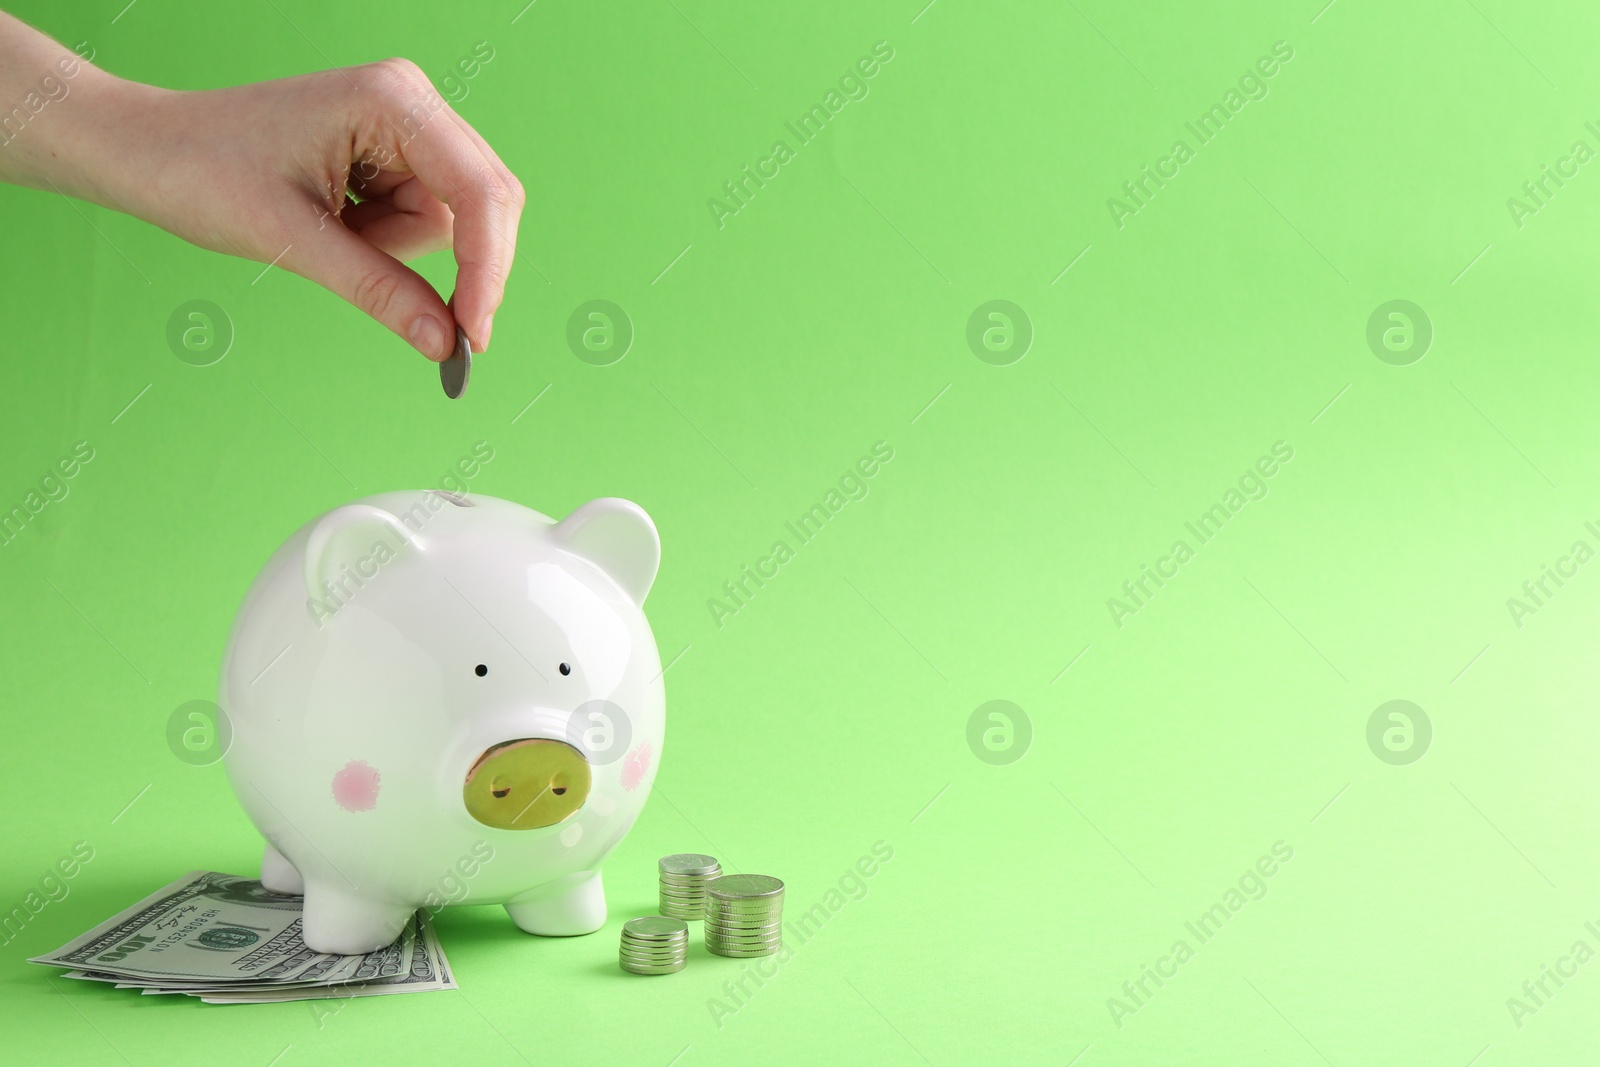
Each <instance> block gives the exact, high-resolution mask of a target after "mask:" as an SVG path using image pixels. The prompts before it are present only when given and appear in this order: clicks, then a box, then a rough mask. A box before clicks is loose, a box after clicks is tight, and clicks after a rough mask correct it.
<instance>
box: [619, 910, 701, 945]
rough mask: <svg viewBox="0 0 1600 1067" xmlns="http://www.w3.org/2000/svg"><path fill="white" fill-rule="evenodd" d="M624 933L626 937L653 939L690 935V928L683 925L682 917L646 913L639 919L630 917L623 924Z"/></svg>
mask: <svg viewBox="0 0 1600 1067" xmlns="http://www.w3.org/2000/svg"><path fill="white" fill-rule="evenodd" d="M622 933H623V935H624V936H625V937H631V938H646V939H649V940H651V941H657V940H661V939H663V938H673V937H688V936H689V928H688V927H687V926H685V925H683V922H682V920H680V919H668V918H664V917H662V916H660V915H646V916H644V917H642V918H639V919H629V920H628V921H627V922H625V923H623V924H622Z"/></svg>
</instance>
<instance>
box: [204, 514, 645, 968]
mask: <svg viewBox="0 0 1600 1067" xmlns="http://www.w3.org/2000/svg"><path fill="white" fill-rule="evenodd" d="M660 558H661V543H660V540H659V538H658V537H657V535H656V529H655V525H654V524H653V523H652V522H651V521H650V517H649V516H648V515H646V514H645V513H644V511H643V510H642V509H641V508H639V506H638V505H636V504H633V503H630V502H629V501H626V500H618V499H601V500H593V501H590V502H589V503H587V504H584V505H583V506H582V507H580V508H578V509H577V510H576V511H574V512H573V513H572V514H570V515H568V516H567V517H566V518H565V519H562V520H561V521H560V522H556V521H554V520H552V519H549V518H547V517H545V516H544V515H541V514H539V513H538V512H536V511H532V510H529V509H528V508H525V507H522V506H521V505H519V504H514V503H511V502H509V501H505V500H496V499H493V498H490V497H484V496H472V497H464V496H460V495H457V494H453V493H445V492H438V491H431V490H430V491H420V492H396V493H386V494H383V495H380V496H374V497H368V498H366V499H364V500H360V501H358V502H356V503H353V504H347V505H345V506H344V507H340V508H336V509H334V510H333V511H330V512H328V513H327V514H325V515H323V516H322V517H320V518H318V519H316V520H315V521H313V522H311V523H309V524H307V525H306V526H304V527H302V528H301V529H300V530H299V531H298V532H297V533H295V535H294V536H293V537H291V538H290V539H289V541H288V542H287V543H286V544H284V545H283V546H282V547H281V548H279V549H278V551H277V552H276V553H275V554H274V555H273V556H272V558H271V559H270V560H268V562H267V564H266V566H265V568H264V569H263V570H262V571H261V573H260V574H259V575H258V576H257V577H256V579H255V581H254V583H253V584H252V585H251V586H250V589H249V592H248V593H247V594H246V596H245V599H244V603H243V605H242V606H241V607H240V609H239V614H238V617H237V618H236V619H235V621H234V624H233V629H232V631H231V633H230V635H229V638H228V644H227V649H226V652H225V654H224V661H223V666H222V678H221V685H220V690H221V696H220V700H219V703H220V705H221V707H222V708H223V710H224V712H225V714H226V717H227V722H228V724H229V726H230V728H231V731H232V739H231V743H230V744H229V747H228V749H227V752H226V755H225V761H226V766H227V772H228V778H229V781H230V782H231V783H232V785H233V789H234V792H235V793H237V794H238V797H239V802H240V804H242V805H243V807H244V810H245V812H246V813H247V814H248V815H249V817H250V821H251V822H253V823H254V824H255V826H256V829H258V830H259V831H260V832H261V836H262V837H264V838H266V851H265V854H264V857H263V859H262V862H261V882H262V884H263V885H264V886H266V888H268V889H270V890H273V891H275V892H280V893H304V894H305V913H304V922H303V927H302V936H303V937H304V939H305V942H306V944H307V945H309V946H310V947H311V948H312V949H314V950H316V951H319V952H339V953H353V952H366V951H370V950H372V949H375V948H379V947H381V946H383V945H387V944H389V943H390V942H392V941H394V940H395V938H396V937H397V936H398V935H399V934H400V933H401V932H402V930H403V928H404V926H405V924H406V923H407V921H408V920H409V919H410V917H411V915H412V913H413V912H415V911H416V909H418V908H419V907H429V908H437V907H440V906H443V905H445V904H503V905H504V906H505V909H506V911H507V912H508V913H509V914H510V916H511V919H512V921H513V922H515V923H516V925H517V926H519V927H521V928H522V929H523V930H526V931H527V932H529V933H533V934H545V935H570V934H585V933H590V932H592V931H594V930H597V929H599V928H600V927H601V926H602V925H603V924H604V923H605V918H606V904H605V894H604V891H603V889H602V886H601V881H600V865H601V863H602V861H603V860H604V859H605V857H606V854H607V853H609V852H610V851H611V849H612V848H614V847H615V846H616V844H617V842H618V841H620V840H621V839H622V837H623V836H624V835H625V834H626V833H627V832H628V830H629V828H630V827H631V826H632V825H633V822H634V820H635V819H636V818H637V817H638V815H639V811H640V809H641V808H642V807H643V806H644V802H645V798H646V797H647V796H648V795H649V793H650V787H651V784H652V783H653V782H654V780H655V769H656V764H657V761H658V760H659V759H660V756H661V744H662V733H663V730H664V728H665V724H666V718H665V707H664V702H663V696H662V681H661V673H662V671H661V661H660V656H659V654H658V652H657V650H656V644H655V638H654V637H653V635H652V634H651V632H650V626H649V624H648V623H647V622H646V621H645V617H644V611H643V604H644V599H645V595H646V594H647V593H648V592H649V591H650V586H651V583H653V582H654V581H655V576H656V568H657V566H658V564H659V563H660Z"/></svg>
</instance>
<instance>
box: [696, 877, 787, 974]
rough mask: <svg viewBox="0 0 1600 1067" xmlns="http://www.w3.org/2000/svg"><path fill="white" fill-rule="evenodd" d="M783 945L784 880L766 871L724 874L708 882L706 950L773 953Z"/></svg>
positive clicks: (728, 953) (736, 953)
mask: <svg viewBox="0 0 1600 1067" xmlns="http://www.w3.org/2000/svg"><path fill="white" fill-rule="evenodd" d="M782 947H783V883H782V882H780V881H778V879H776V878H772V877H770V876H768V875H765V874H725V875H723V876H722V877H721V878H714V879H712V880H711V881H710V882H709V883H707V885H706V950H707V951H709V952H714V953H716V954H717V955H718V956H770V955H772V954H773V953H774V952H777V951H778V949H780V948H782Z"/></svg>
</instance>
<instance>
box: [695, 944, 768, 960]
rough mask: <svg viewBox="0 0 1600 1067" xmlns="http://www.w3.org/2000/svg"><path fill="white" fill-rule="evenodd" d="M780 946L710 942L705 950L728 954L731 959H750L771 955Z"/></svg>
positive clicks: (719, 954) (717, 953)
mask: <svg viewBox="0 0 1600 1067" xmlns="http://www.w3.org/2000/svg"><path fill="white" fill-rule="evenodd" d="M781 948H783V946H782V945H774V946H772V947H771V948H758V949H751V948H731V947H729V946H726V945H713V944H710V943H707V945H706V951H707V952H710V953H711V954H713V955H716V956H728V957H730V958H732V959H752V958H754V957H756V956H771V955H773V954H774V953H776V952H777V951H778V950H779V949H781Z"/></svg>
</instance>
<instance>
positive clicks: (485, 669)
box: [472, 663, 489, 678]
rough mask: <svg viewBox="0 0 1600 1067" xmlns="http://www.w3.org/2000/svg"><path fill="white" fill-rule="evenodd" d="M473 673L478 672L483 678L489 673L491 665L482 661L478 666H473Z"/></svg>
mask: <svg viewBox="0 0 1600 1067" xmlns="http://www.w3.org/2000/svg"><path fill="white" fill-rule="evenodd" d="M472 673H473V674H476V675H477V676H478V677H479V678H482V677H483V676H484V675H486V674H488V673H489V665H488V664H487V663H480V664H478V665H477V666H476V667H474V668H472Z"/></svg>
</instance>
